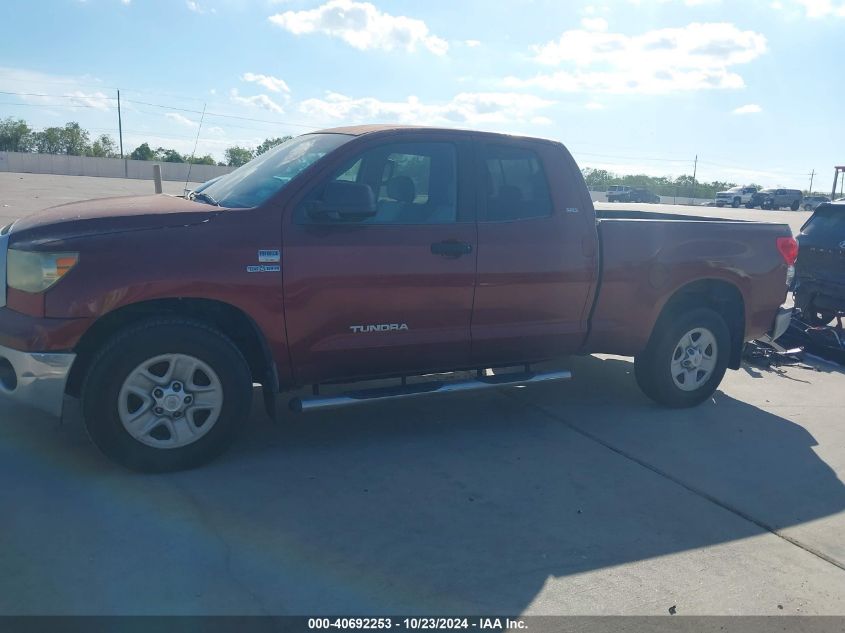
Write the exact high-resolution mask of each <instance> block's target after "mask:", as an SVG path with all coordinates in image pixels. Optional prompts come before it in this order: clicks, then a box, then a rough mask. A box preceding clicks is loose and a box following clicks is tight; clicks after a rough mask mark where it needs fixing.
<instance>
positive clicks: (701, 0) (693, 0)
mask: <svg viewBox="0 0 845 633" xmlns="http://www.w3.org/2000/svg"><path fill="white" fill-rule="evenodd" d="M651 1H652V2H655V3H657V4H668V3H669V2H673V0H651ZM628 2H630V3H631V4H635V5H637V6H640V5H641V4H643V0H628ZM683 2H684V4H685V5H686V6H688V7H698V6H701V5H704V4H721V2H722V0H683Z"/></svg>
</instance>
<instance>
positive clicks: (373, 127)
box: [312, 123, 559, 144]
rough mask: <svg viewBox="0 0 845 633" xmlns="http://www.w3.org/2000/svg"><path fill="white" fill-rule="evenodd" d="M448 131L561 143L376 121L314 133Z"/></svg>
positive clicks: (354, 134) (517, 137)
mask: <svg viewBox="0 0 845 633" xmlns="http://www.w3.org/2000/svg"><path fill="white" fill-rule="evenodd" d="M402 131H408V132H420V131H424V132H448V133H450V134H458V135H470V134H476V135H481V136H492V137H498V138H502V139H522V140H528V141H535V142H541V143H553V144H559V142H558V141H553V140H551V139H546V138H538V137H533V136H519V135H514V134H503V133H500V132H483V131H480V130H462V129H457V128H448V127H432V126H425V125H398V124H395V123H375V124H369V125H350V126H347V127H333V128H327V129H325V130H316V131H314V132H312V133H313V134H349V135H351V136H363V135H365V134H375V133H391V132H402Z"/></svg>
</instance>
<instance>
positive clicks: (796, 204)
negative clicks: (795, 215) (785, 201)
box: [789, 200, 801, 211]
mask: <svg viewBox="0 0 845 633" xmlns="http://www.w3.org/2000/svg"><path fill="white" fill-rule="evenodd" d="M800 206H801V203H800V202H799V201H798V200H793V201H792V204H791V205H789V208H790V209H791V210H792V211H798V208H799V207H800Z"/></svg>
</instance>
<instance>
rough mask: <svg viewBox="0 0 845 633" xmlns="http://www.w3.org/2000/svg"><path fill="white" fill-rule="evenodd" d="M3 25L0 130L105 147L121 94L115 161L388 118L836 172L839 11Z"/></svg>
mask: <svg viewBox="0 0 845 633" xmlns="http://www.w3.org/2000/svg"><path fill="white" fill-rule="evenodd" d="M0 24H3V25H4V28H3V34H2V38H0V118H5V117H7V116H12V117H16V118H17V117H20V118H24V119H26V120H27V121H28V122H29V123H30V124H31V125H33V126H34V127H35V128H42V127H46V126H52V125H63V124H64V123H65V122H67V121H78V122H79V123H80V124H81V125H82V126H83V127H86V128H88V129H89V130H90V131H91V133H92V135H99V134H103V133H106V134H111V135H112V136H113V137H114V138H115V139H117V138H118V112H117V101H116V96H117V90H118V89H119V90H120V96H121V116H122V121H123V143H124V149H125V150H126V152H127V153H128V152H129V151H131V150H132V149H134V147H136V146H137V145H139V144H140V143H142V142H145V141H146V142H148V143H150V145H151V146H152V147H154V148H155V147H158V146H162V147H167V148H175V149H177V150H178V151H180V152H182V153H188V154H190V153H191V152H192V151H193V149H194V145H195V143H197V153H198V154H200V155H201V154H205V153H211V154H212V155H214V156H215V157H216V158H217V159H222V158H223V153H224V150H225V148H226V147H229V146H231V145H241V146H252V147H254V146H255V145H257V144H259V143H260V142H261V141H262V140H264V139H265V138H267V137H274V136H281V135H286V134H292V135H296V134H302V133H307V132H310V131H313V130H316V129H320V128H325V127H334V126H340V125H347V124H354V123H375V122H398V123H407V124H420V125H436V126H444V127H458V128H470V129H480V130H492V131H500V132H507V133H513V134H521V135H529V136H540V137H545V138H552V139H555V140H559V141H561V142H563V143H564V144H565V145H566V146H567V147H568V148H569V149H570V151H572V153H573V155H574V156H575V158H576V160H577V161H578V163H579V164H580V165H581V166H582V167H591V168H598V169H609V170H611V171H614V172H617V173H647V174H650V175H667V176H678V175H682V174H692V172H693V169H694V168H695V169H696V176H697V178H698V179H699V180H700V181H708V182H709V181H712V180H727V181H731V182H736V183H739V184H747V183H751V182H754V183H758V184H761V185H764V186H784V187H796V188H801V189H806V188H807V187H808V185H809V181H810V174H811V172H813V171H815V173H816V177H815V180H814V189H815V190H818V191H825V190H827V189H829V188H830V186H831V183H832V180H833V167H834V165H842V164H845V147H844V146H843V143H842V140H843V134H842V132H843V125H845V117H843V114H845V106H843V104H845V98H843V97H845V94H843V93H845V88H843V86H845V81H843V80H844V79H845V55H843V54H842V53H843V52H845V43H843V42H844V41H845V40H843V37H842V35H843V33H845V0H742V2H739V1H736V0H733V1H732V0H615V1H612V2H611V1H607V2H602V1H600V0H583V1H577V0H576V1H562V0H499V1H496V2H491V1H490V0H427V1H426V2H421V1H419V0H417V1H410V0H372V1H371V2H364V1H359V0H310V1H309V0H3V2H2V3H0ZM203 109H205V115H204V116H203V115H202V111H203ZM197 135H198V139H199V140H198V141H197ZM696 156H697V157H698V163H697V165H695V163H694V161H695V157H696Z"/></svg>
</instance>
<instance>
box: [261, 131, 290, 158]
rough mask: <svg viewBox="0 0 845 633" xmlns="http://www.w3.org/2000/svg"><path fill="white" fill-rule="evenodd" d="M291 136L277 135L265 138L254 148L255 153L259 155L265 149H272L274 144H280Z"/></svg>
mask: <svg viewBox="0 0 845 633" xmlns="http://www.w3.org/2000/svg"><path fill="white" fill-rule="evenodd" d="M292 138H293V137H292V136H277V137H276V138H265V139H264V142H263V143H261V145H259V146H258V147H256V148H255V155H256V156H261V155H262V154H263V153H264V152H266V151H267V150H270V149H273V148H274V147H276V145H281V144H282V143H286V142H287V141H289V140H291V139H292Z"/></svg>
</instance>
